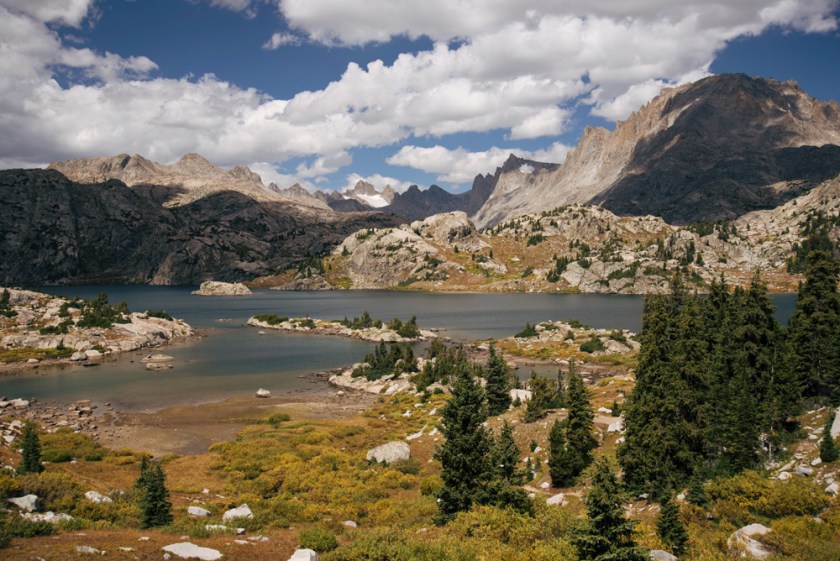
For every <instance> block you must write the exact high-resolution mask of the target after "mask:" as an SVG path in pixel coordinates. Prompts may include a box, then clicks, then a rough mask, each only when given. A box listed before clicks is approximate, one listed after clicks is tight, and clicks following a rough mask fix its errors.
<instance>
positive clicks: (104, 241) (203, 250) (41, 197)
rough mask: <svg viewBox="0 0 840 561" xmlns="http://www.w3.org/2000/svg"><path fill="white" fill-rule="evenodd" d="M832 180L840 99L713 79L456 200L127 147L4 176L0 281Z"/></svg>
mask: <svg viewBox="0 0 840 561" xmlns="http://www.w3.org/2000/svg"><path fill="white" fill-rule="evenodd" d="M838 174H840V106H838V104H837V103H836V102H834V101H830V102H821V101H818V100H815V99H813V98H811V97H809V96H808V95H807V94H806V93H805V92H803V91H802V90H801V89H800V88H799V87H798V86H797V85H796V84H795V83H793V82H779V81H776V80H772V79H764V78H751V77H748V76H745V75H742V74H729V75H718V76H712V77H709V78H705V79H703V80H700V81H698V82H695V83H692V84H685V85H682V86H679V87H676V88H670V89H665V90H663V91H662V92H661V93H660V95H659V96H657V97H656V98H654V99H653V100H652V101H650V102H649V103H648V104H646V105H645V106H644V107H642V108H640V109H639V110H638V111H636V112H635V113H633V114H632V115H631V116H630V117H629V118H628V119H627V120H625V121H622V122H619V123H617V124H616V127H615V129H614V130H613V131H608V130H606V129H603V128H597V127H590V128H587V129H586V130H585V132H584V134H583V136H582V138H581V140H580V142H579V143H578V145H577V146H576V147H575V148H574V149H573V150H572V151H570V153H569V154H568V156H567V158H566V160H565V162H563V163H562V164H555V163H544V162H536V161H530V160H525V159H522V158H518V157H516V156H514V155H511V156H510V157H509V158H508V160H507V161H506V162H505V163H504V164H503V165H502V166H500V167H499V168H497V169H496V170H495V172H494V173H493V174H483V175H478V176H477V177H476V178H475V180H474V182H473V185H472V188H471V189H470V190H469V191H467V192H466V193H461V194H453V193H450V192H448V191H446V190H444V189H441V188H440V187H438V186H436V185H432V186H431V187H429V188H428V189H425V190H422V189H420V188H419V187H418V186H416V185H415V186H412V187H410V188H409V189H407V190H406V191H405V192H403V193H398V192H396V191H395V190H394V189H392V188H390V187H386V188H385V189H383V190H381V191H380V190H377V189H376V188H375V187H374V186H373V185H371V184H370V183H367V182H364V181H360V182H358V183H357V184H356V185H355V186H354V187H353V188H351V189H347V190H345V191H343V192H325V191H318V192H315V193H310V192H309V191H307V190H306V189H304V188H302V187H301V186H300V185H293V186H291V187H288V188H281V187H279V186H277V185H275V184H273V183H272V184H269V185H265V184H264V183H263V181H262V180H261V178H260V176H259V175H257V174H256V173H254V172H252V171H251V170H250V169H248V168H247V167H242V166H240V167H236V168H233V169H231V170H225V169H222V168H220V167H218V166H215V165H214V164H212V163H211V162H209V161H208V160H206V159H205V158H203V157H201V156H200V155H198V154H187V155H185V156H184V157H182V158H181V159H180V160H178V161H177V162H175V163H173V164H169V165H166V164H160V163H156V162H153V161H151V160H148V159H146V158H144V157H143V156H140V155H133V156H129V155H127V154H120V155H117V156H111V157H99V158H86V159H81V160H68V161H63V162H54V163H52V164H50V166H49V169H47V170H9V171H4V172H0V202H2V203H3V205H4V209H7V210H8V212H4V213H3V215H2V217H0V232H2V233H3V240H4V242H3V245H2V247H0V257H2V260H0V280H1V281H4V282H5V283H7V284H8V283H16V282H17V283H32V282H34V283H39V282H104V281H108V282H144V283H145V282H152V283H159V284H180V283H196V282H199V281H201V280H205V279H208V278H216V279H220V280H244V279H249V278H254V277H259V276H270V275H273V274H276V273H277V272H278V271H280V270H282V269H283V268H285V267H287V266H289V265H294V264H296V263H299V262H301V261H303V260H305V259H307V258H308V257H312V256H318V255H324V254H326V253H329V252H330V251H331V250H332V249H333V248H334V247H335V246H336V245H337V244H339V243H341V242H342V240H343V239H344V238H345V237H346V236H347V235H349V234H351V233H353V232H355V231H357V230H364V231H368V229H370V228H379V227H392V226H396V225H399V224H400V223H403V222H405V221H406V220H408V221H413V220H423V219H425V218H427V217H429V216H434V215H437V214H441V213H450V212H453V211H459V212H463V213H465V216H467V217H469V218H471V220H472V222H473V223H474V224H475V226H477V227H478V229H479V230H482V229H484V230H486V229H489V228H492V227H495V226H497V225H499V224H502V223H509V222H510V221H511V219H516V218H517V217H521V216H530V217H531V218H528V220H529V221H533V220H534V218H533V217H534V216H538V215H540V214H546V213H551V212H554V209H557V208H560V207H565V206H567V205H581V204H583V205H596V206H599V207H601V208H602V209H604V210H605V211H609V212H610V215H614V216H616V217H621V216H646V215H653V216H656V217H659V218H661V219H663V224H665V223H668V224H673V225H680V224H692V223H699V222H722V221H732V220H736V219H738V218H739V217H742V216H745V215H747V214H748V213H751V212H754V211H760V210H769V209H775V208H777V207H778V208H780V205H783V204H785V203H786V202H788V201H792V200H794V199H796V198H797V197H801V196H802V195H804V194H807V193H808V192H809V191H810V190H811V189H813V188H814V187H815V186H817V185H820V184H822V183H824V182H825V181H827V180H830V179H832V178H834V177H836V176H837V175H838ZM797 200H800V201H802V204H812V203H811V202H809V201H810V199H808V198H800V199H797ZM555 221H556V220H555ZM608 222H609V221H608ZM567 233H568V232H567ZM570 239H572V240H574V239H575V238H574V237H573V236H572V237H570ZM30 262H32V263H33V265H32V266H31V267H30V266H27V265H26V264H27V263H30Z"/></svg>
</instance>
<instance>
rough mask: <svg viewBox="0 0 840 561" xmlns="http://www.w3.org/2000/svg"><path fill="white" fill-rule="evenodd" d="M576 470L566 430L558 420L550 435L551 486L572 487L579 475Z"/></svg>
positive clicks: (549, 464)
mask: <svg viewBox="0 0 840 561" xmlns="http://www.w3.org/2000/svg"><path fill="white" fill-rule="evenodd" d="M576 468H577V466H576V463H575V458H574V457H573V455H572V454H571V452H570V450H569V446H568V444H567V443H566V429H565V428H564V427H563V423H562V422H561V421H560V420H559V419H557V420H555V421H554V424H553V425H551V431H550V432H549V433H548V473H549V475H550V476H551V484H552V485H554V486H555V487H566V486H569V485H572V484H573V483H574V480H575V478H576V477H577V475H578V472H577V469H576Z"/></svg>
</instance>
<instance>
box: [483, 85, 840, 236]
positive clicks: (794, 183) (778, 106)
mask: <svg viewBox="0 0 840 561" xmlns="http://www.w3.org/2000/svg"><path fill="white" fill-rule="evenodd" d="M502 170H503V171H502V172H501V173H499V172H497V176H498V178H497V180H496V183H495V186H494V189H493V192H492V194H491V195H490V197H489V199H488V200H487V202H486V203H485V204H484V206H482V207H481V209H480V210H479V211H478V212H477V213H476V214H475V215H474V216H473V218H474V220H475V222H476V224H477V225H478V226H479V227H480V228H483V227H486V226H492V225H494V224H496V223H498V222H500V221H503V220H505V219H507V218H510V217H513V216H517V215H522V214H530V213H538V212H542V211H546V210H551V209H553V208H556V207H559V206H563V205H567V204H574V203H590V202H591V203H595V204H600V205H603V206H604V207H605V208H607V209H609V210H611V211H613V212H615V213H616V214H621V215H636V216H640V215H646V214H653V215H656V216H660V217H662V218H664V219H665V220H666V221H668V222H669V223H677V224H679V223H688V222H698V221H703V220H708V221H717V220H726V219H734V218H737V217H738V216H740V215H742V214H745V213H747V212H750V211H752V210H757V209H769V208H773V207H775V206H778V205H779V204H781V203H784V202H785V201H787V200H790V199H791V198H793V197H795V196H798V195H800V194H802V193H804V192H806V191H807V190H808V189H810V188H812V187H814V186H815V185H817V184H819V183H820V182H822V181H824V180H826V179H828V178H830V177H834V176H835V175H837V174H838V173H840V106H838V104H837V103H835V102H828V103H822V102H820V101H817V100H815V99H813V98H811V97H809V96H808V95H807V94H806V93H805V92H803V91H802V90H801V89H800V88H799V87H798V86H797V85H796V84H795V83H793V82H778V81H775V80H765V79H761V78H750V77H748V76H745V75H743V74H736V75H732V74H724V75H719V76H712V77H709V78H705V79H703V80H700V81H698V82H695V83H693V84H686V85H683V86H680V87H677V88H670V89H665V90H663V91H662V93H660V95H659V96H657V97H656V98H655V99H653V100H652V101H651V102H650V103H648V104H647V105H645V106H644V107H642V108H641V109H640V110H639V111H637V112H635V113H633V114H632V115H631V116H630V117H629V118H628V119H627V120H626V121H621V122H618V123H616V127H615V130H614V131H607V130H606V129H602V128H597V127H590V128H587V129H586V130H585V131H584V134H583V136H582V138H581V140H580V142H579V143H578V145H577V146H576V147H575V149H574V150H572V151H571V152H570V153H569V154H568V156H567V157H566V161H565V162H564V163H563V165H562V166H551V167H539V168H538V167H534V166H532V165H522V163H521V162H520V161H518V160H516V159H513V158H512V159H511V160H509V161H508V162H507V163H506V164H505V166H503V168H502Z"/></svg>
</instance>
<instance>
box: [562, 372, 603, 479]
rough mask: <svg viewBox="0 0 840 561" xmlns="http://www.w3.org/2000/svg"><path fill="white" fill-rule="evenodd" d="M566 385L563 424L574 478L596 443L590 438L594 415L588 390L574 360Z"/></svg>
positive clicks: (584, 465) (587, 463)
mask: <svg viewBox="0 0 840 561" xmlns="http://www.w3.org/2000/svg"><path fill="white" fill-rule="evenodd" d="M567 385H568V390H567V392H566V405H567V409H568V411H569V416H568V417H567V418H566V420H565V421H564V423H563V424H564V428H565V429H566V442H567V447H568V449H569V451H570V452H571V454H572V456H573V458H574V468H575V471H576V473H575V476H577V475H580V472H581V471H583V469H584V468H585V467H586V466H587V465H589V462H590V461H591V452H592V449H593V448H594V447H595V446H596V445H597V442H596V441H595V439H594V438H592V423H593V421H594V419H595V413H594V411H593V410H592V403H591V402H590V398H589V390H587V389H586V385H585V384H584V383H583V377H582V376H581V375H580V373H579V372H578V370H577V366H576V364H575V361H574V360H572V361H570V362H569V375H568V383H567Z"/></svg>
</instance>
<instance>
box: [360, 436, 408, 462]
mask: <svg viewBox="0 0 840 561" xmlns="http://www.w3.org/2000/svg"><path fill="white" fill-rule="evenodd" d="M410 457H411V448H410V447H409V446H408V444H406V443H405V442H400V441H394V442H388V443H386V444H383V445H381V446H377V447H376V448H371V449H370V450H368V452H367V455H366V456H365V458H366V459H367V461H369V462H377V463H384V464H388V465H390V464H392V463H394V462H399V461H401V460H407V459H409V458H410Z"/></svg>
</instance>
